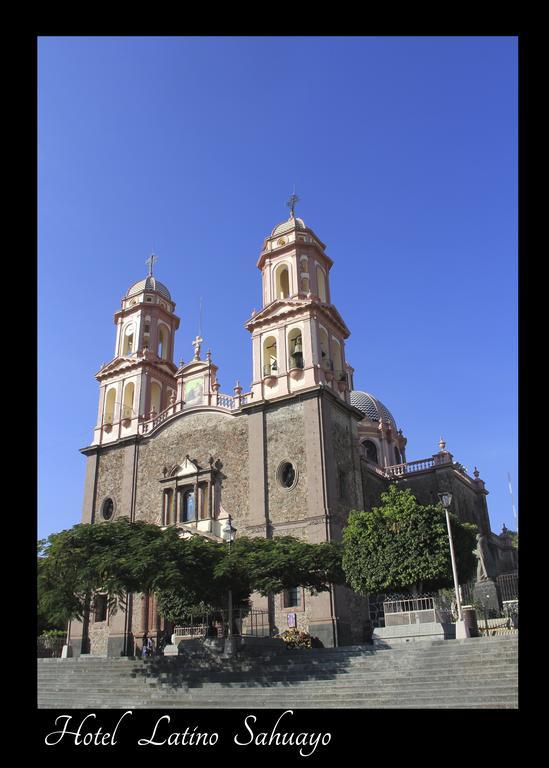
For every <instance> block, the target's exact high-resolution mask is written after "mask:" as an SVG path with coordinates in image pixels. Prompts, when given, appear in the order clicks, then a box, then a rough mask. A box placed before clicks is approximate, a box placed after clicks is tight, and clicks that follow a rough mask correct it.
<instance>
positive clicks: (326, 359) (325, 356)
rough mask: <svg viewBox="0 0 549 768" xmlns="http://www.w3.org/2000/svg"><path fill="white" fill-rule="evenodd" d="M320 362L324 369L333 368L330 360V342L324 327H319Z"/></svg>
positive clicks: (329, 369)
mask: <svg viewBox="0 0 549 768" xmlns="http://www.w3.org/2000/svg"><path fill="white" fill-rule="evenodd" d="M319 336H320V364H321V365H322V367H323V368H324V370H325V371H331V370H332V368H333V365H332V361H331V359H330V342H329V340H328V334H327V333H326V331H325V330H324V328H321V329H320V334H319Z"/></svg>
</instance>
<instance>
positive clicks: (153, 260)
mask: <svg viewBox="0 0 549 768" xmlns="http://www.w3.org/2000/svg"><path fill="white" fill-rule="evenodd" d="M157 261H158V256H155V255H154V253H151V255H150V256H149V258H148V259H147V261H146V262H145V264H148V265H149V275H150V276H151V277H152V273H153V266H154V265H155V264H156V262H157Z"/></svg>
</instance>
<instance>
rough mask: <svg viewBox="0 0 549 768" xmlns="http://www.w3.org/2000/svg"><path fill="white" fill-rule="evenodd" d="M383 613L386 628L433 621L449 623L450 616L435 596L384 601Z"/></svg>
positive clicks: (449, 612)
mask: <svg viewBox="0 0 549 768" xmlns="http://www.w3.org/2000/svg"><path fill="white" fill-rule="evenodd" d="M383 612H384V618H385V626H386V627H395V626H401V625H404V624H425V623H428V622H433V621H440V622H445V623H446V622H451V621H452V614H451V611H449V610H448V609H447V608H446V607H445V606H443V605H441V604H440V602H439V601H438V600H437V597H436V596H435V595H420V596H417V597H412V598H409V597H408V598H405V599H398V600H385V601H384V603H383Z"/></svg>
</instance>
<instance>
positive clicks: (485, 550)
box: [475, 533, 493, 581]
mask: <svg viewBox="0 0 549 768" xmlns="http://www.w3.org/2000/svg"><path fill="white" fill-rule="evenodd" d="M475 555H476V556H477V558H478V564H477V581H487V580H488V579H489V578H490V574H489V570H490V571H492V570H493V569H492V568H491V566H492V553H491V552H490V549H489V545H488V537H487V536H485V535H484V534H482V533H477V548H476V549H475Z"/></svg>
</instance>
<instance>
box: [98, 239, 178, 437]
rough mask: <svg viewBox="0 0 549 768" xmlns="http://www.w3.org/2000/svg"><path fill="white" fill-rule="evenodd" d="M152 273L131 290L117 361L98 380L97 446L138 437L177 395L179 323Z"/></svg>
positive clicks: (119, 315)
mask: <svg viewBox="0 0 549 768" xmlns="http://www.w3.org/2000/svg"><path fill="white" fill-rule="evenodd" d="M156 261H157V257H156V256H155V255H154V254H151V256H149V258H148V259H147V262H146V263H147V264H148V266H149V273H148V275H147V277H146V278H145V279H144V280H139V281H138V282H137V283H134V284H133V285H131V286H130V288H128V290H127V292H126V294H125V296H124V297H123V299H122V308H121V309H120V310H119V311H118V312H116V313H115V315H114V323H115V325H116V341H115V347H114V358H113V359H112V361H111V362H110V363H105V364H104V365H103V366H102V367H101V369H100V370H99V372H98V373H97V374H96V377H95V378H96V379H97V380H98V382H99V386H100V390H99V408H98V414H97V424H96V426H95V429H94V435H93V441H92V445H97V444H103V443H110V442H114V441H116V440H119V439H121V438H123V437H128V436H130V435H134V434H137V431H138V426H139V423H140V421H142V420H143V419H145V418H148V417H149V416H151V415H154V414H157V413H159V412H160V411H162V410H164V409H165V408H167V406H168V405H169V403H170V398H171V397H172V395H173V394H174V393H175V391H176V387H177V385H176V380H175V372H176V370H177V366H176V365H174V362H173V353H174V336H175V331H176V330H177V329H178V328H179V318H178V317H177V316H176V315H175V314H174V310H175V302H174V301H172V298H171V295H170V292H169V290H168V289H167V288H166V286H165V285H164V284H163V283H161V282H160V281H159V280H157V279H156V278H155V277H154V276H153V266H154V263H155V262H156Z"/></svg>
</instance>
